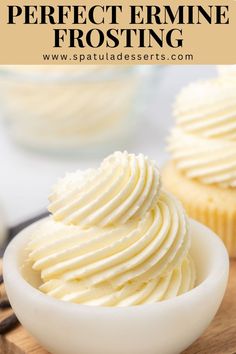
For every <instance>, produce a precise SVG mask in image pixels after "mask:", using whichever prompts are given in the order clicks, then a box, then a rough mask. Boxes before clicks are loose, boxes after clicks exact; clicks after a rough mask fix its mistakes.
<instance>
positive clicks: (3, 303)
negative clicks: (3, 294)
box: [0, 299, 11, 310]
mask: <svg viewBox="0 0 236 354" xmlns="http://www.w3.org/2000/svg"><path fill="white" fill-rule="evenodd" d="M9 307H11V304H10V302H9V300H8V299H1V300H0V310H3V309H8V308H9Z"/></svg>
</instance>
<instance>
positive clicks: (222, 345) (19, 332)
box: [0, 261, 236, 354]
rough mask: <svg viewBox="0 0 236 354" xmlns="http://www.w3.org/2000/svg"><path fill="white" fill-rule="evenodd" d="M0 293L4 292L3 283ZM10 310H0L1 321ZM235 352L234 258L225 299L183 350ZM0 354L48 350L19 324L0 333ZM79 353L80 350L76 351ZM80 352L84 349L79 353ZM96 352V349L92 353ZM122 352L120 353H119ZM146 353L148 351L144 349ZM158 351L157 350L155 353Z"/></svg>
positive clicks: (32, 353) (195, 353)
mask: <svg viewBox="0 0 236 354" xmlns="http://www.w3.org/2000/svg"><path fill="white" fill-rule="evenodd" d="M1 294H2V295H3V294H4V289H3V286H2V288H1ZM9 313H11V310H2V311H1V312H0V321H1V320H2V319H4V318H6V317H7V316H8V315H9ZM235 353H236V261H233V262H231V269H230V280H229V284H228V289H227V292H226V295H225V298H224V301H223V303H222V305H221V307H220V310H219V311H218V313H217V315H216V317H215V319H214V320H213V322H212V324H211V325H210V327H209V328H208V329H207V330H206V332H205V333H204V334H203V335H202V336H201V338H199V339H198V340H197V341H196V342H195V343H194V344H193V345H192V346H191V347H190V348H188V349H187V350H185V351H184V353H182V354H235ZM0 354H48V352H47V351H46V350H44V349H43V348H41V347H40V346H39V345H38V344H37V342H36V340H35V339H34V338H32V337H31V336H30V335H29V334H28V333H27V331H26V330H25V329H24V328H23V327H22V326H20V325H19V326H18V327H17V328H15V329H14V330H13V331H11V332H10V333H8V334H7V335H5V336H0ZM78 354H79V353H78ZM81 354H83V353H81ZM94 354H96V353H94ZM121 354H122V353H121ZM147 354H148V353H147ZM157 354H160V353H157Z"/></svg>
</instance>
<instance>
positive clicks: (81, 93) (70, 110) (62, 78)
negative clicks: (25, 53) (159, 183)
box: [0, 65, 216, 245]
mask: <svg viewBox="0 0 236 354" xmlns="http://www.w3.org/2000/svg"><path fill="white" fill-rule="evenodd" d="M215 74H216V68H215V67H214V66H201V65H197V66H194V65H192V66H173V65H172V66H76V67H75V66H53V67H52V66H51V67H50V66H42V67H40V66H19V67H18V66H12V67H9V66H6V67H4V66H2V67H0V117H1V119H0V156H1V165H0V166H1V167H0V171H1V172H0V181H1V183H0V245H1V243H2V242H3V239H4V237H5V236H6V235H7V232H5V231H6V230H7V229H9V227H11V228H12V227H15V226H16V225H18V224H19V223H21V222H24V221H25V220H27V219H29V218H31V217H34V216H37V215H38V214H40V213H42V212H45V211H46V208H47V197H48V195H49V193H50V190H51V187H52V185H53V184H54V183H55V182H56V181H57V179H58V178H59V177H63V176H64V175H65V173H66V172H70V171H74V170H76V169H85V168H88V167H94V166H97V165H98V164H99V162H100V161H101V159H103V158H104V157H105V156H106V155H108V154H110V153H112V152H113V151H115V150H128V151H129V152H135V153H139V152H142V153H143V154H146V155H148V156H149V157H151V158H153V159H155V160H157V162H158V164H159V166H161V165H162V164H163V162H164V161H165V160H166V158H167V155H166V152H165V140H166V137H167V134H168V131H169V129H170V127H171V125H172V124H173V117H172V113H171V112H172V105H173V102H174V99H175V96H176V94H177V93H178V92H179V90H180V88H181V87H183V86H185V85H186V84H187V83H189V82H191V81H193V80H196V79H206V78H209V77H212V76H214V75H215ZM4 230H5V231H4Z"/></svg>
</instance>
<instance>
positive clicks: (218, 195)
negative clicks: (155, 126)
mask: <svg viewBox="0 0 236 354" xmlns="http://www.w3.org/2000/svg"><path fill="white" fill-rule="evenodd" d="M162 178H163V186H164V187H165V188H166V189H167V190H169V191H170V192H172V193H173V194H175V195H176V196H177V198H179V199H180V200H181V202H182V203H183V205H184V207H185V209H186V212H187V214H188V215H189V216H190V217H191V218H193V219H196V220H198V221H199V222H201V223H203V224H205V225H206V226H208V227H209V228H211V229H212V230H213V231H214V232H215V233H216V234H217V235H218V236H219V237H220V238H221V239H222V240H223V242H224V244H225V246H226V248H227V249H228V252H229V255H230V257H232V258H235V257H236V189H235V188H221V187H218V186H212V185H203V184H201V183H199V182H198V181H195V180H190V179H188V178H186V177H185V176H184V175H183V174H182V173H181V172H179V171H178V170H177V168H176V167H175V165H174V163H172V162H170V163H168V164H167V165H166V166H165V167H164V169H163V172H162Z"/></svg>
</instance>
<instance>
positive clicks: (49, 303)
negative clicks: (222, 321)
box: [3, 220, 229, 354]
mask: <svg viewBox="0 0 236 354" xmlns="http://www.w3.org/2000/svg"><path fill="white" fill-rule="evenodd" d="M32 227H34V226H31V227H30V228H27V229H25V230H24V231H23V232H21V233H20V234H19V235H18V236H17V237H16V238H15V239H13V241H12V242H11V244H10V245H9V246H8V248H7V251H6V253H5V256H4V260H3V270H4V281H5V286H6V290H7V294H8V297H9V299H10V302H11V305H12V307H13V310H14V312H15V313H16V315H17V317H18V318H19V320H20V321H21V323H22V324H23V325H24V327H25V328H26V329H27V330H28V331H29V332H30V333H31V334H32V335H33V336H34V337H35V338H36V339H37V341H38V342H39V343H40V344H42V346H44V347H45V348H46V349H48V350H49V352H51V353H57V354H77V353H86V354H94V353H96V354H120V353H122V354H147V353H148V354H156V353H161V354H177V353H180V352H182V351H183V350H184V349H185V348H186V347H188V346H189V345H190V344H191V343H193V341H195V340H196V339H197V338H198V337H199V336H200V335H201V334H202V332H203V331H204V330H205V329H206V327H207V326H208V325H209V323H210V321H211V320H212V318H213V317H214V315H215V313H216V311H217V309H218V308H219V305H220V303H221V300H222V298H223V295H224V293H225V288H226V283H227V279H228V270H229V260H228V254H227V251H226V249H225V247H224V245H223V242H222V241H221V240H220V239H219V238H218V237H217V236H216V235H215V234H214V233H213V232H212V231H211V230H209V229H207V228H206V227H205V226H203V225H201V224H199V223H197V222H196V221H193V220H192V221H191V223H190V235H191V237H192V246H191V254H192V257H193V259H194V261H195V264H196V269H197V274H198V280H199V285H198V286H197V287H196V288H194V289H193V290H191V291H189V292H187V293H185V294H183V295H180V296H178V297H176V298H174V299H170V300H166V301H162V302H159V303H155V304H149V305H140V306H133V307H132V306H131V307H123V308H122V307H120V308H118V307H117V308H113V307H110V308H109V307H94V306H84V305H79V304H73V303H66V302H63V301H59V300H56V299H54V298H52V297H49V296H47V295H44V294H42V293H41V292H39V291H38V290H37V289H35V288H34V287H33V286H31V285H29V283H27V282H26V281H25V280H24V278H23V277H22V274H21V269H22V263H23V262H24V261H25V259H26V254H25V252H26V251H25V250H26V244H27V243H28V241H29V237H31V235H32ZM25 271H26V269H25ZM32 273H33V272H32V270H31V269H30V268H29V269H28V272H27V273H26V274H27V275H28V277H29V274H31V284H32V279H34V278H35V274H32ZM36 319H37V320H36Z"/></svg>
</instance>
